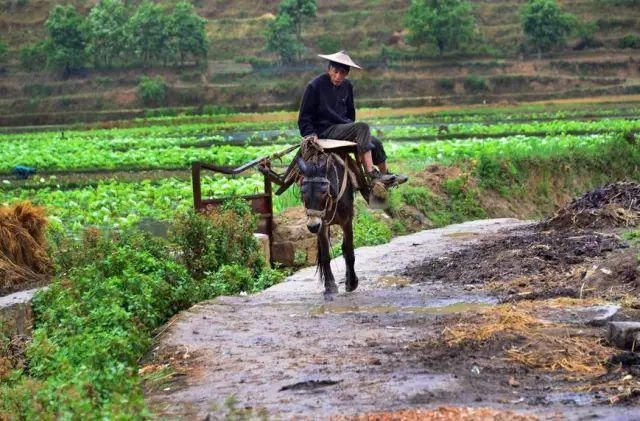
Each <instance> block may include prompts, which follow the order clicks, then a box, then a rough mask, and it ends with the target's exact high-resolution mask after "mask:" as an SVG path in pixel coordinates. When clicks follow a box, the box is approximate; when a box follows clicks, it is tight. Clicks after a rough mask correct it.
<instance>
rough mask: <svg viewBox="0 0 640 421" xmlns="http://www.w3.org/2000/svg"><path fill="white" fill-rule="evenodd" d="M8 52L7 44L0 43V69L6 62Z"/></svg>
mask: <svg viewBox="0 0 640 421" xmlns="http://www.w3.org/2000/svg"><path fill="white" fill-rule="evenodd" d="M8 52H9V48H8V47H7V44H5V43H4V42H2V41H0V69H1V68H2V66H3V65H4V64H5V63H6V62H7V56H8Z"/></svg>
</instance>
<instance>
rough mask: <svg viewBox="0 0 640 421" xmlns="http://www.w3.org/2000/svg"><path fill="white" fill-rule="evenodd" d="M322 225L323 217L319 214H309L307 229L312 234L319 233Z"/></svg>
mask: <svg viewBox="0 0 640 421" xmlns="http://www.w3.org/2000/svg"><path fill="white" fill-rule="evenodd" d="M321 226H322V218H320V217H318V216H307V229H308V230H309V232H311V233H312V234H317V233H318V231H320V227H321Z"/></svg>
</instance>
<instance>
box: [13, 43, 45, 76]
mask: <svg viewBox="0 0 640 421" xmlns="http://www.w3.org/2000/svg"><path fill="white" fill-rule="evenodd" d="M46 49H47V42H46V41H40V42H37V43H35V44H32V45H29V46H26V47H24V48H23V49H22V50H20V53H19V59H20V65H21V66H22V68H23V69H25V70H26V71H28V72H34V71H37V70H42V69H44V68H45V66H46V65H47V54H46Z"/></svg>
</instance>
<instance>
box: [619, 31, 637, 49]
mask: <svg viewBox="0 0 640 421" xmlns="http://www.w3.org/2000/svg"><path fill="white" fill-rule="evenodd" d="M618 46H619V47H620V48H640V36H638V35H636V34H627V35H625V36H624V37H623V38H622V39H621V40H620V43H619V44H618Z"/></svg>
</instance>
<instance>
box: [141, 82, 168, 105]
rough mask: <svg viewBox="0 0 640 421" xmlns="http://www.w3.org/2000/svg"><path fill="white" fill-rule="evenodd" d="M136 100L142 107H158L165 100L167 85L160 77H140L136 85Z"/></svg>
mask: <svg viewBox="0 0 640 421" xmlns="http://www.w3.org/2000/svg"><path fill="white" fill-rule="evenodd" d="M138 98H139V99H140V101H142V103H143V104H144V105H148V106H158V105H161V104H163V103H164V101H165V100H166V99H167V83H166V82H165V81H164V79H162V77H160V76H156V77H155V78H153V79H152V78H149V77H147V76H142V78H141V79H140V83H138Z"/></svg>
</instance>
